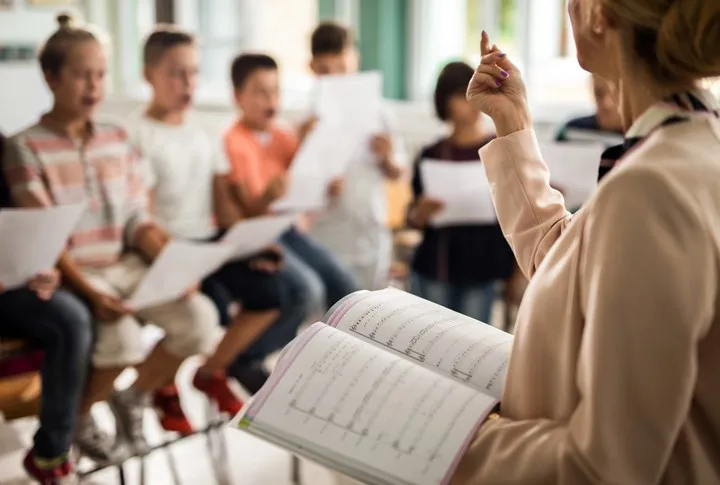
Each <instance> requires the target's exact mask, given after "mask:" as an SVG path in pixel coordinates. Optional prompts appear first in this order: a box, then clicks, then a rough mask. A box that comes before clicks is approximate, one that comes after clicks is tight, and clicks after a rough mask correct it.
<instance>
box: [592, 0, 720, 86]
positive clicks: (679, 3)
mask: <svg viewBox="0 0 720 485" xmlns="http://www.w3.org/2000/svg"><path fill="white" fill-rule="evenodd" d="M600 1H601V2H602V3H603V4H604V6H605V7H606V8H607V9H608V10H609V11H610V12H612V13H614V14H615V15H617V16H618V17H619V19H620V20H621V21H623V22H625V23H626V24H627V25H628V26H629V27H630V28H631V33H632V47H633V48H634V50H635V53H636V55H637V56H638V57H640V58H641V59H643V60H644V62H646V64H647V65H648V67H649V68H650V70H651V72H652V74H654V75H655V76H657V77H658V78H659V79H661V80H663V81H672V82H677V81H694V80H697V79H703V78H708V77H715V76H720V0H600Z"/></svg>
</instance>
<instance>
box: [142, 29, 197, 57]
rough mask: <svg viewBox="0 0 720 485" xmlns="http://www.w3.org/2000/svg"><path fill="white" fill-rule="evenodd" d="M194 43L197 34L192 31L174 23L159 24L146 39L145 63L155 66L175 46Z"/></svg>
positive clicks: (144, 47)
mask: <svg viewBox="0 0 720 485" xmlns="http://www.w3.org/2000/svg"><path fill="white" fill-rule="evenodd" d="M194 44H195V36H194V35H192V34H191V33H190V32H185V31H184V30H180V29H178V28H177V27H175V26H173V25H158V26H156V27H155V30H153V32H152V33H151V34H150V35H148V37H147V39H145V45H144V46H143V63H144V64H145V65H146V66H154V65H155V64H157V63H158V62H160V60H161V59H162V57H163V56H164V55H165V53H166V52H167V51H169V50H170V49H172V48H173V47H177V46H180V45H194Z"/></svg>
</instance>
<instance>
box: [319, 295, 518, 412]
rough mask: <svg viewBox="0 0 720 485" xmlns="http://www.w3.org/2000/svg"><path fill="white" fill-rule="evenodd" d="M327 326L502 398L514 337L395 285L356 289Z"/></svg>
mask: <svg viewBox="0 0 720 485" xmlns="http://www.w3.org/2000/svg"><path fill="white" fill-rule="evenodd" d="M327 323H328V325H330V326H333V327H335V328H337V329H338V330H341V331H343V332H346V333H349V334H351V335H353V336H356V337H359V338H361V339H363V340H365V341H368V342H371V343H373V344H374V345H376V346H378V347H380V348H383V349H388V350H391V351H393V352H396V353H398V354H400V355H402V356H404V357H405V358H406V359H409V360H412V361H414V362H417V363H419V364H421V365H424V366H426V367H428V368H430V369H434V370H439V371H441V372H442V373H444V374H446V375H447V376H449V377H453V378H455V379H457V380H459V381H461V382H464V383H467V384H468V385H470V386H472V387H474V388H475V389H477V390H479V391H481V392H484V393H488V394H489V395H491V396H493V397H495V398H497V399H500V397H501V396H502V391H503V387H504V385H505V377H506V375H507V367H508V363H509V361H510V351H511V349H512V344H513V337H512V335H510V334H508V333H505V332H503V331H501V330H498V329H497V328H494V327H492V326H490V325H486V324H484V323H480V322H478V321H477V320H474V319H472V318H470V317H467V316H465V315H462V314H460V313H456V312H454V311H452V310H449V309H447V308H445V307H443V306H440V305H437V304H435V303H432V302H429V301H427V300H424V299H422V298H419V297H417V296H415V295H411V294H410V293H406V292H404V291H401V290H397V289H394V288H387V289H385V290H379V291H372V292H364V293H358V294H357V296H356V297H354V298H349V299H347V300H346V302H345V304H344V305H342V306H341V307H339V308H338V309H337V310H336V311H335V313H334V314H333V315H330V317H329V318H328V319H327Z"/></svg>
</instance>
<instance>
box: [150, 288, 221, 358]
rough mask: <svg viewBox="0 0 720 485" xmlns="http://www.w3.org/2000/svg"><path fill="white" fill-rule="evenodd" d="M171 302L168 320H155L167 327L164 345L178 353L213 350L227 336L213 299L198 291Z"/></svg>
mask: <svg viewBox="0 0 720 485" xmlns="http://www.w3.org/2000/svg"><path fill="white" fill-rule="evenodd" d="M171 305H172V307H171V308H169V309H168V311H167V312H166V313H165V318H163V320H165V321H154V322H153V323H155V324H157V325H158V326H160V327H162V328H163V329H164V330H165V335H166V336H165V340H164V343H163V345H164V346H165V348H166V349H167V350H168V352H170V353H171V354H173V355H176V356H178V357H190V356H192V355H198V354H200V355H209V354H211V353H212V352H213V351H214V350H215V347H216V346H217V344H218V342H219V341H220V339H222V336H223V330H222V328H221V327H220V323H219V320H220V317H219V314H218V311H217V308H215V305H214V304H213V303H212V301H211V300H210V299H209V298H207V297H206V296H205V295H202V294H200V293H196V294H194V295H192V296H190V297H189V298H187V299H184V300H181V301H177V302H174V303H171Z"/></svg>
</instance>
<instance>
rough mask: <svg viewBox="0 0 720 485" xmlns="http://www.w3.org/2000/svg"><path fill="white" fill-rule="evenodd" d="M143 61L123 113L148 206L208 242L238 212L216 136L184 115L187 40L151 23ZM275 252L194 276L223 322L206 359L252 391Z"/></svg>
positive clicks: (275, 289) (167, 417)
mask: <svg viewBox="0 0 720 485" xmlns="http://www.w3.org/2000/svg"><path fill="white" fill-rule="evenodd" d="M144 62H145V77H146V78H147V80H148V81H149V82H150V84H151V86H152V88H153V99H152V101H151V103H150V105H149V106H148V107H147V109H146V110H145V111H144V113H140V114H137V115H135V116H134V117H133V118H132V119H131V120H129V122H128V129H129V131H130V134H131V139H132V141H133V142H134V144H135V146H136V147H137V148H138V150H139V151H140V153H141V156H142V159H143V161H144V178H145V182H146V185H147V186H148V188H149V189H150V191H151V196H152V197H151V200H152V209H153V212H154V214H155V217H156V219H157V220H158V222H159V223H160V224H162V226H163V227H164V228H165V229H166V230H167V231H168V232H169V233H170V234H172V235H173V236H175V237H177V238H180V239H185V240H193V241H205V242H209V241H215V240H217V239H218V238H219V237H220V236H221V231H222V230H224V229H229V228H230V227H231V226H232V225H234V224H235V223H237V222H239V221H240V220H241V218H242V216H241V214H240V213H239V212H238V210H237V208H236V206H235V204H234V203H233V202H232V200H231V198H230V197H231V193H230V191H229V183H228V180H227V174H228V171H229V166H228V162H227V159H226V158H225V154H224V150H222V147H221V143H220V137H219V136H218V139H217V140H213V139H212V138H211V137H210V136H209V135H208V134H207V133H206V132H205V131H204V130H203V128H202V127H200V126H199V125H197V124H195V123H194V122H193V121H192V120H191V119H190V117H189V110H190V108H191V105H192V100H193V95H194V92H195V87H196V78H197V74H198V64H199V59H198V52H197V47H196V44H195V40H194V38H193V37H192V35H190V34H188V33H186V32H182V31H179V30H173V29H170V28H163V29H158V30H156V31H155V32H153V33H152V34H151V35H150V36H149V37H148V39H147V41H146V43H145V48H144ZM279 258H280V253H279V252H277V251H274V250H272V249H268V251H267V252H266V253H264V254H263V255H260V256H258V257H255V258H252V259H250V260H243V261H233V262H230V263H228V264H226V265H225V266H223V267H222V268H221V269H220V270H218V271H217V272H216V273H214V274H213V275H211V276H210V277H208V278H207V279H206V280H205V281H203V283H202V291H203V293H205V294H206V295H207V296H208V297H210V298H211V299H212V300H213V302H214V303H215V305H216V307H217V310H218V312H219V313H220V315H221V322H222V323H223V324H224V325H225V326H226V327H227V332H226V334H225V337H224V339H223V340H222V341H221V343H220V344H219V346H218V348H217V350H216V352H215V354H214V355H213V356H212V357H211V359H214V360H215V361H216V363H219V364H220V367H221V368H227V369H228V374H229V375H231V376H232V377H235V378H236V379H237V380H238V381H239V382H240V384H241V385H243V387H245V388H246V389H247V390H248V391H249V392H250V393H253V394H254V393H255V392H257V391H258V390H259V388H260V387H261V386H262V385H263V384H264V382H265V379H266V378H267V374H266V372H265V371H264V369H263V368H262V361H263V360H264V358H265V357H266V356H267V353H268V352H266V351H265V350H267V349H266V346H263V343H262V340H263V338H265V337H266V336H268V335H269V336H270V337H272V334H271V333H270V332H269V329H270V328H272V327H273V326H275V325H276V324H277V322H278V320H279V317H280V310H281V307H282V304H283V295H284V288H283V282H282V280H281V279H280V278H279V276H278V273H277V269H278V265H277V262H278V261H279ZM234 302H238V303H240V307H241V311H240V313H238V314H237V315H235V316H231V315H230V307H231V304H232V303H234ZM290 338H292V336H290ZM285 343H287V342H286V341H283V342H280V343H279V346H280V347H282V346H283V345H284V344H285ZM257 345H260V346H261V347H262V348H257V347H256V346H257ZM277 346H278V345H276V347H277ZM273 350H276V348H272V349H269V351H273ZM217 391H218V392H217V394H218V398H217V399H218V404H219V405H220V407H221V409H223V405H224V407H226V408H228V411H229V412H230V411H232V412H238V411H239V407H238V403H239V401H238V400H237V399H236V398H235V397H234V396H232V395H230V394H229V393H228V392H227V391H226V390H220V389H218V390H217ZM155 399H156V408H161V409H162V410H163V413H164V414H163V416H161V422H162V424H163V426H164V427H165V428H166V429H169V430H173V431H178V432H180V433H183V434H185V433H189V432H190V431H192V430H191V428H190V425H189V422H188V421H187V418H186V417H185V416H184V414H183V413H182V410H181V408H180V407H179V406H177V405H172V402H173V401H176V400H177V390H176V389H175V388H174V386H172V385H170V386H167V387H166V388H164V389H163V390H162V392H160V393H158V394H157V395H156V396H155Z"/></svg>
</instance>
